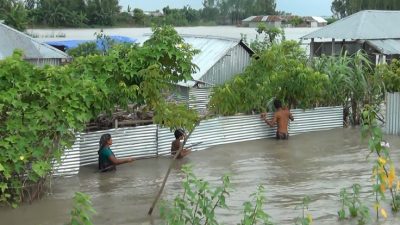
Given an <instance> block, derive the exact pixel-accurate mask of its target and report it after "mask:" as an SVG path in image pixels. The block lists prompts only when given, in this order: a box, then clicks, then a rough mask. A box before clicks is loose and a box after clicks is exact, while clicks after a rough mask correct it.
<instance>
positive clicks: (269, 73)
mask: <svg viewBox="0 0 400 225" xmlns="http://www.w3.org/2000/svg"><path fill="white" fill-rule="evenodd" d="M257 56H258V57H257V59H255V58H253V60H252V62H251V64H250V65H249V66H248V67H247V68H246V70H245V71H244V72H243V73H242V74H239V75H237V76H235V77H234V78H233V79H232V80H231V81H229V82H227V83H226V84H224V85H221V86H219V87H216V88H214V93H213V94H212V97H211V99H210V103H209V105H210V108H211V111H213V112H215V113H217V114H222V115H233V114H235V113H251V112H252V111H256V112H257V111H258V112H260V111H264V110H265V109H266V107H267V105H268V102H270V101H271V99H273V98H279V99H282V100H283V101H284V102H285V104H286V105H287V106H289V107H292V108H312V107H315V106H317V105H320V104H322V102H323V101H324V99H323V98H324V96H325V86H324V85H325V84H326V83H327V82H328V78H327V76H326V75H324V74H321V73H319V72H317V71H315V70H313V69H312V68H310V67H309V66H308V65H307V56H306V54H305V51H304V50H303V49H301V48H300V46H299V44H298V43H296V42H293V41H283V42H282V43H281V44H274V45H272V46H271V47H270V48H268V49H267V50H265V51H263V52H261V53H259V54H258V55H257Z"/></svg>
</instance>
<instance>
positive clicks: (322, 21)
mask: <svg viewBox="0 0 400 225" xmlns="http://www.w3.org/2000/svg"><path fill="white" fill-rule="evenodd" d="M312 18H313V19H314V20H315V21H317V22H318V23H327V22H328V21H326V20H325V19H324V18H322V17H320V16H312Z"/></svg>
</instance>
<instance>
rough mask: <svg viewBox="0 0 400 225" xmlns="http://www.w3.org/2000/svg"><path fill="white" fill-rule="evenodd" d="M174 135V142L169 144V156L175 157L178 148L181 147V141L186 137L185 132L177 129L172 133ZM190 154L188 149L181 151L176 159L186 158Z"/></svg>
mask: <svg viewBox="0 0 400 225" xmlns="http://www.w3.org/2000/svg"><path fill="white" fill-rule="evenodd" d="M174 135H175V140H174V141H172V144H171V155H176V153H177V152H178V151H179V148H180V147H181V140H183V139H184V138H185V136H186V134H185V131H183V130H182V129H177V130H175V132H174ZM189 153H190V149H186V148H184V149H182V151H181V153H180V154H179V156H178V157H177V159H181V158H183V157H185V156H187V155H188V154H189Z"/></svg>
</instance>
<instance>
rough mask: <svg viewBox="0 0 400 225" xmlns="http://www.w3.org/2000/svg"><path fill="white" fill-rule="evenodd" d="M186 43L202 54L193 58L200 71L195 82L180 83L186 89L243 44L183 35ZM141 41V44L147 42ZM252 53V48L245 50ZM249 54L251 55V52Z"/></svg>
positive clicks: (235, 40) (194, 75)
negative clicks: (234, 48) (230, 51)
mask: <svg viewBox="0 0 400 225" xmlns="http://www.w3.org/2000/svg"><path fill="white" fill-rule="evenodd" d="M181 36H182V37H183V38H184V40H185V42H186V43H188V44H190V45H191V46H192V47H193V48H195V49H198V50H200V53H198V54H197V55H195V56H194V57H193V60H192V62H193V63H194V64H196V65H197V66H198V67H199V69H198V71H197V72H196V73H194V74H192V77H193V80H192V81H186V82H179V83H178V85H180V86H185V87H193V86H194V85H195V84H196V81H199V80H200V79H201V77H202V76H204V75H205V74H206V73H207V72H208V70H209V69H211V67H213V66H214V65H215V64H216V63H217V62H218V61H219V60H220V59H221V58H222V57H224V56H225V55H226V54H227V53H228V52H229V50H231V49H232V48H233V47H235V46H237V45H239V44H243V43H241V40H240V39H233V38H225V37H215V36H198V35H181ZM148 38H149V36H147V37H145V39H142V40H140V41H141V42H144V41H146V39H148ZM245 49H246V51H248V52H249V51H250V48H245ZM249 54H251V53H250V52H249Z"/></svg>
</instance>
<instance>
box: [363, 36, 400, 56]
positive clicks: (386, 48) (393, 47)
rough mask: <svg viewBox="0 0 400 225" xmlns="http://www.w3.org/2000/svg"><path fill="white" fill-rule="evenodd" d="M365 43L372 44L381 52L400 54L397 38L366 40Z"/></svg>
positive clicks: (399, 41) (399, 43)
mask: <svg viewBox="0 0 400 225" xmlns="http://www.w3.org/2000/svg"><path fill="white" fill-rule="evenodd" d="M367 43H368V44H370V45H372V46H373V47H374V48H376V49H377V50H378V51H380V52H381V53H382V54H386V55H400V40H399V39H384V40H368V41H367Z"/></svg>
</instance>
